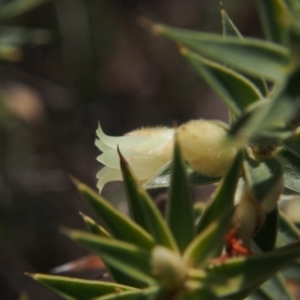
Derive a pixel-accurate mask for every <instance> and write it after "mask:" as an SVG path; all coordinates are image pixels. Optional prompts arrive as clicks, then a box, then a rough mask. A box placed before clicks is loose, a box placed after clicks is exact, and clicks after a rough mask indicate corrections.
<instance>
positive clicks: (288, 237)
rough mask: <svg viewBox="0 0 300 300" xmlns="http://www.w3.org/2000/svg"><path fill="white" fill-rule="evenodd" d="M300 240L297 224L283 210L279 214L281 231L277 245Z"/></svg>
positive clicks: (280, 245)
mask: <svg viewBox="0 0 300 300" xmlns="http://www.w3.org/2000/svg"><path fill="white" fill-rule="evenodd" d="M297 240H300V231H299V229H298V228H297V226H296V225H295V224H294V223H292V221H290V220H289V218H288V217H287V216H286V215H285V214H284V213H283V212H282V211H281V212H280V214H279V231H278V241H277V247H282V246H284V245H286V244H290V243H293V242H295V241H297Z"/></svg>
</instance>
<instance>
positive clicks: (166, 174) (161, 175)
mask: <svg viewBox="0 0 300 300" xmlns="http://www.w3.org/2000/svg"><path fill="white" fill-rule="evenodd" d="M171 168H172V165H171V163H168V164H167V165H165V166H163V167H162V168H161V169H160V170H159V171H158V172H157V174H156V175H155V176H153V178H151V179H150V180H149V181H147V182H146V183H145V184H144V187H145V188H146V189H157V188H166V187H169V186H170V184H171ZM185 168H186V174H187V178H188V181H189V183H190V184H191V185H204V184H211V183H215V182H218V181H220V177H211V176H207V175H205V174H202V173H199V172H197V171H195V170H194V169H192V168H191V167H190V166H189V165H188V164H186V166H185Z"/></svg>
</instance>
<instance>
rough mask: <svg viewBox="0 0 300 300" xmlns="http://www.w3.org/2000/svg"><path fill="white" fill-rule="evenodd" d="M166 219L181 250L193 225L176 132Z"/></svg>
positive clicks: (189, 198) (192, 235) (191, 202)
mask: <svg viewBox="0 0 300 300" xmlns="http://www.w3.org/2000/svg"><path fill="white" fill-rule="evenodd" d="M166 219H167V223H168V225H169V228H170V229H171V231H172V233H173V235H174V237H175V239H176V242H177V245H178V247H179V249H180V250H181V251H183V250H184V249H185V248H186V247H187V245H188V244H189V243H190V242H191V241H192V240H193V238H194V236H195V227H194V212H193V199H192V195H191V190H190V186H189V184H188V180H187V176H186V173H185V164H184V161H183V158H182V154H181V150H180V145H179V143H178V139H177V135H176V134H175V145H174V154H173V162H172V178H171V186H170V188H169V196H168V201H167V211H166Z"/></svg>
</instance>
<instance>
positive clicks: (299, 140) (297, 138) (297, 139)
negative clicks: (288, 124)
mask: <svg viewBox="0 0 300 300" xmlns="http://www.w3.org/2000/svg"><path fill="white" fill-rule="evenodd" d="M282 144H283V146H284V148H286V149H287V150H289V151H290V152H291V153H293V154H294V155H296V156H297V157H298V158H299V159H300V132H296V133H295V134H293V135H292V136H291V137H289V138H287V139H286V140H284V141H283V142H282Z"/></svg>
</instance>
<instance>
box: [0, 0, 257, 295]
mask: <svg viewBox="0 0 300 300" xmlns="http://www.w3.org/2000/svg"><path fill="white" fill-rule="evenodd" d="M13 2H16V3H17V2H18V3H19V4H18V3H17V4H18V5H22V3H23V5H24V3H26V2H34V1H29V0H28V1H27V0H22V1H18V0H15V1H3V0H2V1H0V14H1V6H5V5H6V4H10V3H13ZM35 2H43V3H42V4H41V5H39V6H36V7H34V8H33V9H30V10H28V11H26V12H24V13H22V14H16V15H15V16H14V15H13V16H10V17H9V18H4V19H3V20H2V21H1V24H0V45H1V34H2V32H3V30H4V29H3V28H6V26H18V27H22V28H26V29H36V28H39V29H44V30H46V31H43V34H44V35H45V36H44V37H45V40H47V39H48V40H49V41H48V42H47V43H42V45H41V44H40V45H33V44H30V43H25V44H24V45H22V46H20V47H21V50H22V54H20V53H18V56H19V57H18V58H19V60H18V61H14V62H11V61H7V60H5V59H3V60H2V62H1V65H0V94H1V95H0V299H1V300H6V299H7V300H14V299H18V298H19V295H20V293H22V292H25V293H26V294H27V295H28V297H29V299H44V300H47V299H49V300H50V299H51V300H54V299H60V298H59V297H58V296H56V295H54V294H53V293H52V292H51V291H48V290H47V289H46V288H44V287H42V286H40V285H39V284H37V283H35V282H34V281H33V280H32V279H30V278H28V277H26V276H24V272H49V270H50V269H52V268H53V267H55V266H57V265H60V264H63V263H65V262H68V261H71V260H73V259H76V258H79V257H81V256H83V255H85V254H86V252H85V250H83V249H82V248H80V247H79V246H77V245H76V244H74V243H73V242H71V241H69V240H68V239H67V238H65V237H64V236H62V235H61V234H60V233H59V227H60V226H67V227H72V228H80V229H83V228H84V224H83V221H82V219H81V217H80V216H79V214H78V211H82V212H84V213H86V214H88V215H91V216H93V213H92V212H91V211H90V209H89V207H88V206H87V204H86V203H85V202H84V200H83V199H82V198H81V197H80V196H79V195H78V193H77V192H76V190H75V188H74V187H73V185H72V184H71V183H70V181H69V179H68V174H72V175H74V176H75V177H78V178H79V179H80V180H82V181H84V182H86V183H87V184H89V185H90V186H92V187H95V186H96V179H95V174H96V172H97V171H98V170H99V169H100V167H101V166H100V164H99V163H98V162H97V161H96V156H97V155H99V154H100V152H99V151H98V150H97V149H96V147H95V146H94V140H95V130H96V127H97V122H98V121H100V122H101V124H102V126H103V128H104V130H105V132H106V133H107V134H109V135H122V134H124V133H125V132H128V131H131V130H133V129H136V128H138V127H141V126H155V125H168V126H170V125H172V123H173V122H174V121H176V122H177V123H178V124H181V123H182V122H185V121H187V120H189V119H196V118H218V119H222V120H224V121H226V120H227V112H226V109H225V107H224V105H223V104H222V103H221V101H220V100H219V99H218V97H217V96H216V95H215V94H214V93H213V92H212V91H211V90H210V89H209V87H208V86H207V85H206V83H205V82H204V81H203V80H202V79H201V78H200V77H199V76H198V75H197V74H196V73H195V72H194V71H193V70H192V69H191V68H190V66H189V65H188V64H187V63H186V62H185V61H184V59H183V58H182V57H181V56H180V55H179V54H178V51H177V50H176V47H175V46H174V45H173V44H171V43H169V42H168V41H165V40H163V39H161V38H158V37H154V36H151V35H150V34H149V33H148V32H145V31H144V30H143V29H142V28H140V27H139V26H138V25H137V18H138V17H140V16H144V17H147V18H149V19H151V20H154V21H157V22H163V23H166V24H169V25H174V26H180V27H183V28H191V29H197V30H202V31H210V32H218V33H220V32H221V20H220V13H219V1H217V0H144V1H143V0H140V1H139V0H123V1H122V0H119V1H118V0H57V1H35ZM223 5H224V6H225V9H226V10H227V12H228V13H229V15H230V16H231V18H232V19H233V20H234V21H235V23H236V24H237V25H238V27H239V29H240V30H241V32H242V33H243V34H244V35H248V36H260V35H261V29H260V26H259V21H258V16H257V14H256V9H255V5H254V1H251V0H247V1H246V0H244V1H240V0H227V1H226V0H225V1H223ZM17 8H18V7H17ZM0 52H1V47H0ZM1 53H2V52H1ZM1 53H0V54H1ZM3 53H4V54H5V55H7V52H3ZM103 194H104V196H106V197H107V198H108V199H109V200H111V201H112V202H115V203H116V199H117V198H118V197H120V195H121V197H123V196H122V195H123V193H122V184H109V185H107V186H106V187H105V189H104V192H103ZM197 195H198V197H201V192H199V193H198V194H197ZM78 276H80V275H78Z"/></svg>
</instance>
